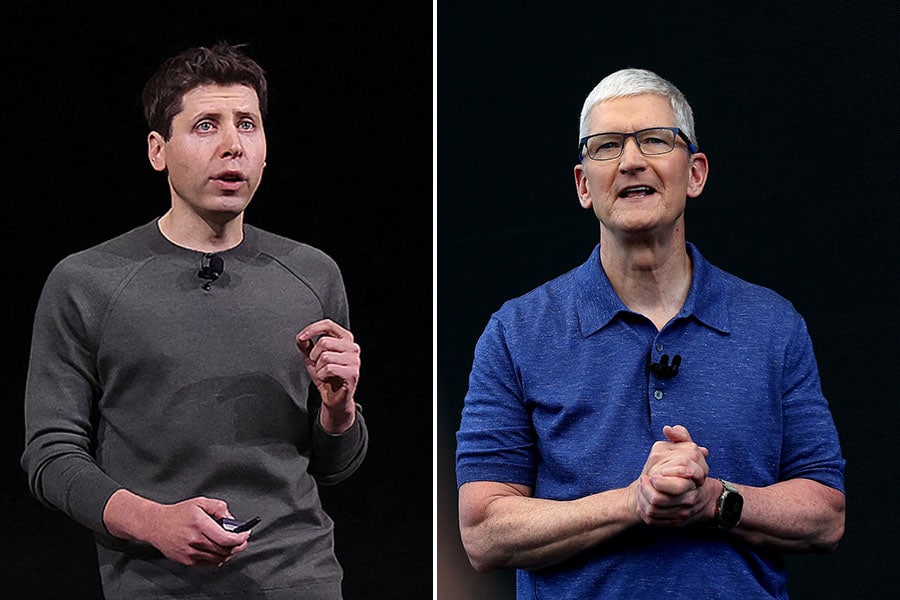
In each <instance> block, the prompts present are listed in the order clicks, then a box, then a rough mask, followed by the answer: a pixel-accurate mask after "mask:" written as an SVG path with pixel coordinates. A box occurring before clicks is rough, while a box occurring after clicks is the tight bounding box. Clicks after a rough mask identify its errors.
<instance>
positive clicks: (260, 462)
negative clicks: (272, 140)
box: [22, 44, 368, 600]
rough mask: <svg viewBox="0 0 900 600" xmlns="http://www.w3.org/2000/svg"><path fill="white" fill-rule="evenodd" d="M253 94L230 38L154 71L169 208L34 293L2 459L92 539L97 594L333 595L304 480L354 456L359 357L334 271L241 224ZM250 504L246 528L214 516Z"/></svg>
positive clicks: (257, 129)
mask: <svg viewBox="0 0 900 600" xmlns="http://www.w3.org/2000/svg"><path fill="white" fill-rule="evenodd" d="M266 98H267V87H266V80H265V76H264V73H263V70H262V69H261V68H260V67H259V65H257V64H256V63H255V62H254V61H253V60H252V59H250V58H249V57H248V56H247V55H246V54H245V53H244V52H243V51H242V50H240V49H239V48H237V47H234V46H229V45H227V44H219V45H217V46H215V47H213V48H211V49H207V48H192V49H189V50H186V51H185V52H183V53H181V54H179V55H178V56H175V57H173V58H171V59H169V60H168V61H166V62H165V63H163V65H162V66H161V67H160V69H159V70H158V71H157V73H156V74H155V75H154V76H153V77H152V78H151V79H150V81H149V82H148V83H147V86H146V88H145V90H144V108H145V113H146V117H147V120H148V123H149V126H150V130H151V131H150V134H149V136H148V157H149V160H150V163H151V165H152V167H153V168H154V169H155V170H157V171H159V172H162V173H165V174H166V175H167V178H168V182H169V188H170V192H171V208H170V210H169V211H168V212H166V214H164V215H163V216H162V217H160V218H159V219H156V220H154V221H153V222H151V223H147V224H144V225H142V226H140V227H137V228H136V229H134V230H132V231H130V232H128V233H125V234H123V235H121V236H119V237H116V238H115V239H112V240H110V241H108V242H105V243H103V244H100V245H98V246H95V247H93V248H90V249H88V250H85V251H83V252H79V253H77V254H73V255H71V256H69V257H67V258H65V259H64V260H63V261H61V262H60V263H59V264H58V265H57V266H56V267H55V268H54V269H53V271H52V273H51V274H50V276H49V277H48V279H47V282H46V284H45V287H44V290H43V292H42V294H41V298H40V301H39V304H38V307H37V312H36V316H35V322H34V332H33V338H32V352H31V360H30V366H29V371H28V381H27V385H26V398H25V419H26V447H25V452H24V454H23V457H22V465H23V467H24V468H25V470H26V471H27V472H28V479H29V484H30V487H31V490H32V491H33V493H34V494H35V496H36V497H37V498H39V499H40V500H41V501H42V502H44V503H45V504H47V505H48V506H51V507H53V508H56V509H59V510H62V511H64V512H66V513H67V514H68V515H70V516H71V517H72V518H73V519H75V520H76V521H78V522H79V523H81V524H82V525H84V526H86V527H88V528H90V529H92V530H93V531H94V532H95V534H96V540H97V552H98V559H99V564H100V574H101V580H102V583H103V590H104V595H105V596H106V598H107V600H114V599H117V598H127V599H128V600H139V599H141V598H232V599H242V600H246V599H251V600H252V599H263V598H265V599H287V598H291V599H293V598H300V597H302V598H311V599H322V600H325V599H336V598H340V597H341V591H340V582H341V577H342V571H341V567H340V565H339V564H338V562H337V559H336V558H335V555H334V549H333V545H334V542H333V524H332V522H331V520H330V519H329V517H328V516H327V515H326V514H325V513H324V511H323V510H322V507H321V504H320V501H319V495H318V488H317V486H318V485H329V484H333V483H337V482H339V481H342V480H343V479H345V478H346V477H349V476H350V475H351V474H352V473H353V472H354V471H355V470H356V469H357V468H358V467H359V465H360V463H361V462H362V460H363V457H364V456H365V453H366V448H367V440H368V434H367V430H366V426H365V422H364V421H363V418H362V414H361V413H360V411H359V406H358V405H357V404H356V402H355V399H354V394H355V390H356V386H357V382H358V379H359V368H360V357H359V354H360V352H359V346H358V345H357V344H356V343H355V342H354V340H353V336H352V334H351V333H350V331H349V330H348V327H349V322H348V308H347V300H346V295H345V292H344V285H343V281H342V279H341V274H340V271H339V270H338V268H337V266H336V265H335V263H334V262H333V261H332V260H331V259H330V258H329V257H328V256H326V255H325V254H323V253H322V252H320V251H318V250H316V249H314V248H312V247H310V246H307V245H304V244H301V243H297V242H294V241H291V240H288V239H286V238H283V237H280V236H276V235H274V234H271V233H268V232H265V231H262V230H260V229H257V228H255V227H252V226H250V225H247V224H245V223H244V210H245V209H246V208H247V205H248V204H249V203H250V200H251V199H252V197H253V194H254V192H255V191H256V189H257V187H258V185H259V182H260V179H261V177H262V173H263V169H264V167H265V158H266V138H265V132H264V127H263V121H264V117H265V113H266ZM311 385H313V386H315V388H316V389H317V394H314V398H315V401H313V398H310V397H308V393H309V391H310V386H311ZM257 516H258V517H259V518H260V521H259V522H258V524H256V525H255V527H253V528H252V536H251V531H250V530H245V531H231V530H230V529H233V527H232V526H230V525H229V523H228V522H227V521H223V519H234V520H236V521H245V520H249V519H251V518H253V517H257ZM204 567H206V568H204Z"/></svg>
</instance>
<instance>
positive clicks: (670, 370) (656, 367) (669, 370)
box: [649, 354, 681, 379]
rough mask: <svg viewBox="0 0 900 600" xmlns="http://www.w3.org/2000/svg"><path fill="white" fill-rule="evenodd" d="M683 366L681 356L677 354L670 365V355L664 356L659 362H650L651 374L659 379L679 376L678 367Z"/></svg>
mask: <svg viewBox="0 0 900 600" xmlns="http://www.w3.org/2000/svg"><path fill="white" fill-rule="evenodd" d="M680 366H681V355H680V354H676V355H675V356H673V357H672V364H669V355H668V354H663V355H662V356H660V357H659V362H658V363H655V362H653V361H652V360H651V361H650V364H649V367H650V372H651V373H653V374H654V375H656V376H657V377H665V378H667V379H668V378H671V377H675V376H676V375H678V367H680Z"/></svg>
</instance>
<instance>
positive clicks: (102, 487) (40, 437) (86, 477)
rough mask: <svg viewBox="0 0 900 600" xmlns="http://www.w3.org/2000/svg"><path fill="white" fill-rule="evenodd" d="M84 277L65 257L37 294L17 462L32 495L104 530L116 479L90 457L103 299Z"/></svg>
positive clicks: (117, 486) (96, 393)
mask: <svg viewBox="0 0 900 600" xmlns="http://www.w3.org/2000/svg"><path fill="white" fill-rule="evenodd" d="M86 279H87V278H86V277H85V275H84V272H83V270H82V271H81V272H79V269H78V268H76V267H75V266H74V265H73V264H72V260H71V259H67V260H65V261H63V262H62V263H60V265H58V266H57V267H56V268H55V269H54V270H53V272H52V273H51V274H50V276H49V277H48V279H47V283H46V284H45V285H44V289H43V291H42V293H41V297H40V300H39V302H38V306H37V310H36V314H35V319H34V328H33V332H32V345H31V356H30V361H29V367H28V378H27V381H26V386H25V451H24V453H23V455H22V467H23V468H24V469H25V471H26V472H27V474H28V484H29V487H30V489H31V492H32V493H33V494H34V495H35V497H37V498H38V500H40V501H41V502H42V503H44V504H45V505H47V506H49V507H51V508H56V509H59V510H62V511H63V512H65V513H66V514H68V515H69V516H70V517H72V518H73V519H74V520H75V521H77V522H78V523H80V524H82V525H84V526H86V527H88V528H89V529H92V530H94V531H97V532H105V531H106V528H105V526H104V524H103V509H104V508H105V506H106V502H107V500H108V499H109V497H110V496H111V495H112V494H113V492H115V491H116V490H117V489H119V488H120V487H121V486H120V485H119V484H118V483H116V482H115V481H113V480H112V479H111V478H110V477H108V476H107V475H106V474H105V473H104V472H103V471H102V470H101V469H100V468H99V467H98V465H97V463H96V461H95V456H94V449H95V446H96V444H95V440H94V425H95V412H94V410H95V409H94V406H95V399H96V398H97V397H98V395H99V393H100V382H99V381H98V376H97V369H96V352H95V344H94V343H93V342H92V335H95V334H96V327H97V324H98V323H99V320H100V319H101V317H102V310H103V306H102V304H101V303H98V302H97V297H96V295H95V294H93V293H91V291H90V286H89V285H87V284H85V280H86Z"/></svg>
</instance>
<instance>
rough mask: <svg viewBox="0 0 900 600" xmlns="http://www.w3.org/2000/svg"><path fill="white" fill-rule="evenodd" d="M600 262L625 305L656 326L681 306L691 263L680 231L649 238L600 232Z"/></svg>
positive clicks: (671, 316) (685, 294) (661, 326)
mask: <svg viewBox="0 0 900 600" xmlns="http://www.w3.org/2000/svg"><path fill="white" fill-rule="evenodd" d="M679 233H680V235H679ZM600 262H601V264H602V265H603V270H604V271H605V272H606V276H607V277H608V278H609V281H610V283H611V284H612V286H613V289H614V290H615V291H616V293H617V294H618V296H619V298H620V299H621V300H622V302H623V303H624V304H625V306H627V307H628V308H629V309H630V310H632V311H634V312H636V313H639V314H642V315H644V316H645V317H647V318H648V319H650V320H651V321H653V323H654V324H655V325H656V328H657V329H662V328H663V327H664V326H665V324H666V323H668V322H669V321H670V320H671V319H672V318H673V317H674V316H675V315H676V314H678V311H680V310H681V307H682V306H684V301H685V300H686V299H687V295H688V291H689V290H690V288H691V280H692V274H693V266H692V265H691V259H690V257H689V256H688V254H687V250H686V248H685V239H684V235H683V231H680V232H679V231H676V232H673V235H670V236H668V237H667V238H664V239H660V238H654V239H652V240H648V239H643V240H637V239H630V240H622V239H621V238H618V237H617V236H604V235H602V234H601V244H600Z"/></svg>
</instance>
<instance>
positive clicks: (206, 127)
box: [194, 121, 216, 133]
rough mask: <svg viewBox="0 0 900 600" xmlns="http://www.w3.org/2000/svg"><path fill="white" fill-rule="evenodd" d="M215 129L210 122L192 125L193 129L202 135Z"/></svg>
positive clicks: (214, 125)
mask: <svg viewBox="0 0 900 600" xmlns="http://www.w3.org/2000/svg"><path fill="white" fill-rule="evenodd" d="M215 128H216V124H215V123H213V122H212V121H200V122H199V123H197V124H196V125H194V129H195V130H197V131H200V132H202V133H206V132H209V131H212V130H213V129H215Z"/></svg>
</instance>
